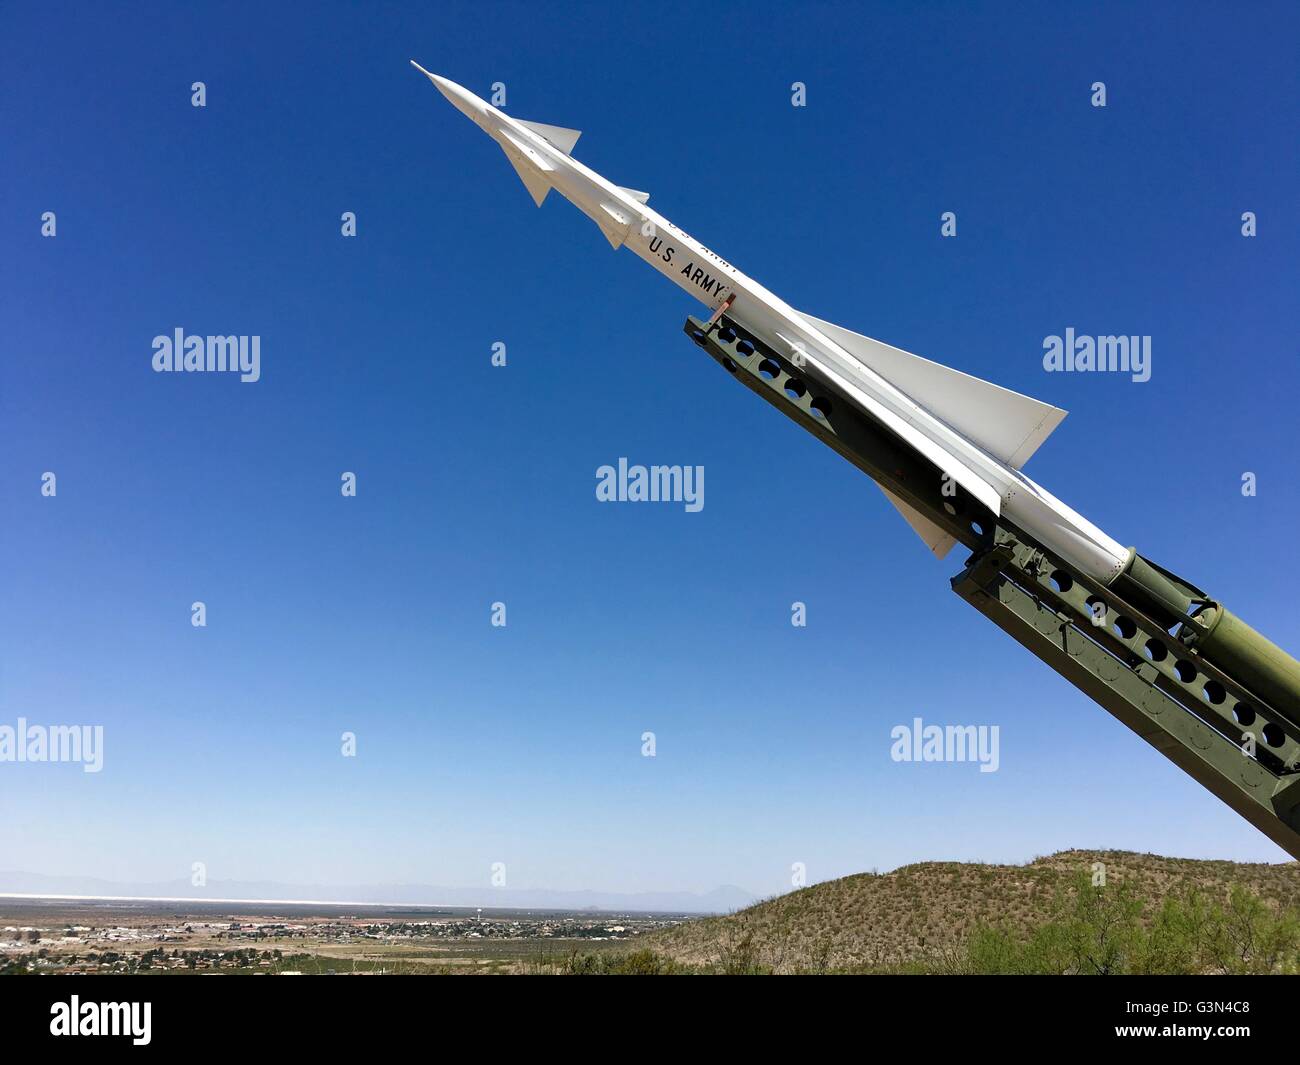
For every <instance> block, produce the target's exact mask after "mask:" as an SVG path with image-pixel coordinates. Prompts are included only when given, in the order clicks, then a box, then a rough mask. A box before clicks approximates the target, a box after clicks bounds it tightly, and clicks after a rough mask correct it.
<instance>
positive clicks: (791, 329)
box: [411, 60, 1131, 584]
mask: <svg viewBox="0 0 1300 1065" xmlns="http://www.w3.org/2000/svg"><path fill="white" fill-rule="evenodd" d="M411 65H412V66H414V67H415V68H416V69H417V70H419V71H420V72H421V73H422V74H424V75H426V76H427V77H428V78H429V80H430V81H432V82H433V84H434V85H435V86H437V88H438V91H439V92H441V93H442V94H443V96H445V97H446V98H447V99H448V100H450V101H451V103H452V104H453V105H454V106H455V107H456V109H457V110H459V111H460V112H462V113H463V114H464V115H466V117H468V118H469V119H470V120H472V121H473V122H474V123H475V124H476V125H478V126H479V127H480V128H481V129H482V130H483V131H484V132H485V133H486V134H487V135H488V136H489V137H491V138H492V139H493V140H494V141H496V143H497V144H498V145H499V146H500V147H501V150H502V151H503V152H505V154H506V158H507V159H509V160H510V164H511V166H513V167H514V168H515V172H516V173H517V174H518V175H519V177H520V179H521V180H522V181H523V183H524V186H525V187H526V188H527V189H528V192H529V194H530V195H531V196H532V198H533V201H534V202H535V203H536V204H537V205H538V206H539V207H540V206H541V205H542V201H543V200H545V199H546V197H547V194H548V193H549V192H550V191H551V190H552V189H554V190H555V191H556V192H558V193H559V194H560V195H561V196H563V197H564V198H565V199H566V200H568V201H569V202H570V203H572V204H573V205H574V206H575V207H577V208H578V210H580V211H581V212H582V213H583V214H585V215H586V216H587V217H588V218H590V219H591V220H592V221H593V222H595V223H596V225H597V226H599V227H600V230H601V232H602V233H604V234H605V237H606V238H607V239H608V240H609V242H610V244H611V245H612V246H613V247H615V248H619V247H623V246H626V247H628V248H630V249H631V250H632V251H633V252H634V253H635V254H636V255H638V256H639V257H640V258H642V259H644V260H645V261H646V262H647V263H649V264H650V265H651V266H653V267H654V268H655V269H656V270H658V271H659V272H660V273H661V274H663V275H664V276H665V277H667V278H668V279H669V280H671V281H673V282H675V283H676V284H678V285H679V286H681V287H682V288H684V289H685V290H686V291H687V292H689V293H690V294H691V295H692V296H694V297H696V298H697V299H699V300H700V301H701V302H703V303H704V304H705V305H706V306H708V307H710V309H711V310H712V311H713V312H714V313H718V312H719V311H721V310H723V309H724V308H725V310H726V313H727V316H728V317H729V318H730V319H732V320H734V321H735V322H736V323H737V324H738V325H740V326H742V327H743V328H744V329H746V330H748V331H749V332H750V333H752V334H753V335H754V336H755V337H758V338H761V339H762V340H764V341H765V342H766V343H767V344H768V345H769V346H770V347H772V348H773V349H774V350H776V351H778V352H783V353H785V354H786V355H787V356H788V357H790V358H791V359H794V360H797V363H796V364H797V365H801V366H803V367H804V368H805V369H806V370H807V372H809V374H810V375H811V376H817V375H820V376H821V377H822V378H824V379H825V380H826V381H828V382H830V383H832V384H833V385H835V386H836V387H837V388H838V389H839V390H840V391H841V392H842V393H843V394H845V395H846V396H848V397H849V398H850V399H851V400H852V401H853V402H855V403H857V404H858V405H859V406H860V407H861V408H862V410H863V411H865V412H866V413H867V414H869V415H870V416H871V417H872V418H874V419H875V420H876V421H878V422H879V423H880V424H881V425H883V426H884V427H885V428H887V429H888V430H889V431H890V432H892V433H893V434H894V435H895V436H897V437H898V438H899V439H900V440H902V441H903V442H905V443H906V444H907V445H908V446H910V447H912V448H915V449H916V451H917V452H919V453H920V454H922V455H923V456H925V458H927V459H929V460H930V461H931V462H933V463H934V464H935V465H936V466H938V467H939V468H940V469H941V470H943V471H944V472H945V473H946V474H947V475H948V476H950V477H951V478H952V479H953V480H954V481H956V482H957V483H958V484H959V485H961V487H962V488H964V489H965V490H966V491H967V492H969V493H970V494H971V495H972V496H974V497H975V498H976V499H978V500H979V501H980V502H981V503H983V504H984V506H985V507H987V508H988V509H989V510H990V511H991V512H992V513H993V514H994V515H997V516H1001V515H1005V516H1006V518H1007V519H1008V520H1009V521H1011V522H1013V523H1014V524H1016V525H1018V526H1019V527H1020V528H1022V529H1024V530H1025V531H1026V532H1027V533H1029V534H1030V535H1031V536H1034V537H1036V538H1037V539H1038V540H1039V542H1040V543H1042V544H1043V546H1044V547H1046V548H1048V549H1049V550H1051V551H1054V552H1056V553H1058V554H1059V555H1060V556H1061V557H1062V558H1064V559H1065V560H1066V561H1068V562H1070V563H1072V564H1074V565H1075V566H1077V567H1078V568H1079V569H1080V570H1082V571H1083V572H1085V573H1087V574H1088V575H1089V576H1091V577H1093V578H1094V579H1096V580H1098V581H1100V582H1101V583H1103V584H1109V583H1110V582H1111V580H1113V579H1114V578H1115V577H1116V576H1118V575H1119V574H1120V573H1121V572H1122V571H1123V569H1124V568H1125V566H1126V564H1127V563H1128V562H1129V559H1130V556H1131V551H1130V550H1129V549H1128V548H1125V547H1124V546H1123V545H1121V544H1120V543H1119V542H1118V541H1115V540H1112V539H1111V538H1110V537H1109V536H1107V535H1106V534H1105V533H1104V532H1102V531H1101V530H1100V529H1098V528H1097V527H1096V526H1095V525H1093V524H1092V523H1091V522H1089V521H1088V520H1087V519H1086V518H1084V517H1082V516H1081V515H1079V514H1077V513H1075V512H1074V511H1073V510H1071V509H1070V508H1069V507H1067V506H1066V505H1065V504H1064V503H1062V502H1061V501H1060V500H1058V499H1057V498H1055V497H1054V496H1053V495H1051V493H1049V492H1047V491H1046V490H1045V489H1043V488H1041V487H1039V486H1038V485H1037V484H1035V483H1034V482H1033V481H1031V480H1030V479H1029V478H1028V477H1026V476H1025V475H1024V474H1023V473H1021V472H1020V468H1021V466H1023V465H1024V463H1025V462H1026V461H1027V460H1028V459H1029V457H1030V456H1031V455H1033V453H1034V452H1035V451H1036V450H1037V449H1038V447H1039V445H1040V444H1042V442H1043V441H1044V440H1046V439H1047V437H1048V435H1049V434H1050V433H1051V432H1052V430H1054V429H1055V428H1056V427H1057V426H1058V425H1059V424H1060V423H1061V419H1062V418H1064V417H1065V413H1066V412H1065V411H1063V410H1061V409H1060V408H1059V407H1053V406H1051V405H1050V404H1047V403H1043V402H1040V401H1039V400H1036V399H1032V398H1030V397H1029V396H1023V395H1020V394H1019V393H1018V392H1012V391H1010V390H1008V389H1005V388H1002V387H1000V386H998V385H995V384H992V383H991V382H989V381H984V380H981V379H980V378H978V377H972V376H970V375H969V374H964V373H962V372H960V371H959V370H954V369H951V368H950V367H947V366H944V365H942V364H941V363H937V362H931V361H930V360H928V359H923V358H921V357H920V356H918V355H912V354H910V353H909V352H906V351H903V350H901V349H900V348H895V347H891V346H890V345H888V344H883V343H881V342H880V341H879V340H872V339H871V338H870V337H867V336H863V335H862V334H860V333H855V332H853V331H852V330H849V329H845V328H844V327H843V326H839V325H835V324H833V323H831V322H825V321H822V320H821V319H819V318H814V317H813V316H812V315H810V314H805V313H803V312H801V311H797V310H795V309H794V308H793V307H791V306H790V305H789V304H787V303H785V302H784V301H783V300H781V299H780V298H778V297H777V296H775V295H774V294H773V293H771V292H769V291H768V290H767V289H765V288H764V287H763V286H762V285H760V284H759V283H758V282H756V281H754V280H753V279H751V278H749V277H747V276H746V275H745V274H742V273H741V272H740V271H739V270H737V269H736V268H735V267H734V266H732V265H731V264H730V263H728V262H727V261H725V260H724V259H722V258H720V257H719V256H718V255H716V254H715V253H714V252H712V251H710V250H709V249H708V248H706V247H705V246H704V245H703V244H701V243H700V242H699V241H697V240H696V239H695V238H693V237H691V236H689V235H688V234H686V233H684V232H682V230H680V229H678V228H677V227H676V226H675V225H673V224H672V223H671V222H669V221H668V219H666V218H664V217H663V216H662V215H660V214H658V213H656V212H655V211H653V210H652V209H651V208H650V207H648V206H647V201H648V200H649V198H650V197H649V194H648V193H645V192H637V191H636V190H634V189H628V188H623V187H621V186H618V185H614V184H611V183H610V182H609V181H606V180H605V179H604V178H603V177H601V176H600V175H599V174H596V173H594V172H593V171H591V170H589V169H587V167H585V166H583V165H582V164H581V163H580V162H578V161H577V160H576V159H574V158H573V157H572V155H571V154H570V153H571V152H572V151H573V146H574V145H575V144H576V143H577V140H578V137H579V136H580V134H579V132H578V131H577V130H573V129H565V128H564V127H561V126H549V125H544V124H543V123H540V122H525V121H523V120H521V119H516V118H512V117H510V116H509V115H507V114H505V113H504V112H502V111H500V110H498V109H497V108H495V107H493V106H492V105H491V104H489V103H488V102H487V101H485V100H482V99H480V98H479V97H477V96H475V95H474V94H473V93H472V92H470V91H469V90H468V89H465V88H463V87H462V86H460V85H457V84H456V83H455V82H453V81H449V80H447V79H446V78H443V77H439V76H438V75H437V74H430V73H429V72H428V71H427V70H425V69H424V68H423V67H421V66H420V65H419V64H418V63H416V62H415V61H414V60H412V61H411ZM886 495H887V496H888V497H889V499H890V501H891V502H892V503H893V504H894V505H895V506H896V507H897V508H898V509H899V510H900V511H901V512H902V514H903V517H904V518H906V519H907V521H908V523H909V524H910V525H911V526H912V528H913V529H915V530H916V532H917V533H918V534H919V535H920V537H921V539H922V540H924V541H925V543H926V545H927V546H928V547H929V548H930V549H931V550H932V551H933V552H934V553H935V554H936V555H938V556H939V557H940V558H942V557H944V555H946V554H947V553H948V551H949V550H950V549H951V548H952V546H953V544H954V543H955V542H956V541H955V540H954V539H953V537H952V536H951V535H950V534H949V533H947V532H946V531H944V530H943V529H941V528H939V527H938V526H936V525H935V524H934V523H933V522H932V521H930V519H929V518H927V517H926V516H925V515H924V514H922V513H921V512H920V511H917V510H915V509H914V508H912V507H911V506H909V505H908V504H907V503H906V502H904V501H903V500H901V499H899V498H897V497H895V496H894V495H892V494H891V493H889V492H886Z"/></svg>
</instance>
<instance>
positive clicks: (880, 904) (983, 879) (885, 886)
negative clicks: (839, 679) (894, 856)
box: [644, 850, 1300, 972]
mask: <svg viewBox="0 0 1300 1065" xmlns="http://www.w3.org/2000/svg"><path fill="white" fill-rule="evenodd" d="M1094 862H1100V863H1103V864H1104V866H1105V872H1106V880H1107V884H1108V885H1118V884H1121V883H1129V884H1131V885H1132V888H1133V889H1134V890H1135V891H1136V892H1137V894H1138V895H1139V897H1140V898H1141V899H1143V900H1144V901H1145V902H1147V903H1148V904H1149V906H1148V908H1149V909H1150V910H1151V911H1154V910H1155V909H1156V908H1157V907H1158V905H1159V903H1160V902H1161V901H1162V900H1163V899H1164V898H1165V897H1166V896H1167V895H1169V894H1171V893H1174V892H1176V891H1179V890H1183V889H1186V888H1189V887H1196V888H1198V889H1200V890H1202V891H1203V892H1204V893H1205V894H1206V895H1207V896H1208V897H1210V898H1213V899H1216V900H1225V899H1226V898H1227V896H1228V891H1229V888H1230V887H1231V886H1233V885H1237V886H1241V887H1244V888H1246V889H1247V890H1249V891H1251V892H1253V893H1255V894H1257V895H1259V896H1260V897H1261V898H1263V899H1264V900H1266V901H1267V902H1270V903H1272V904H1275V905H1278V906H1281V907H1286V908H1294V907H1297V906H1300V864H1298V863H1296V862H1288V863H1286V864H1284V865H1265V864H1238V863H1236V862H1221V861H1197V860H1193V859H1187V858H1163V857H1160V856H1159V855H1155V854H1135V853H1132V852H1129V851H1079V850H1071V851H1061V852H1060V853H1058V854H1053V855H1051V856H1049V857H1046V858H1037V859H1035V860H1034V861H1032V862H1030V863H1029V864H1028V865H981V864H974V863H962V862H922V863H919V864H917V865H908V866H904V867H902V868H901V869H896V870H894V871H893V872H892V873H885V874H871V873H861V874H858V875H856V876H847V877H844V878H842V879H840V880H830V881H827V882H825V883H822V884H815V885H813V886H812V887H807V888H803V889H801V890H799V891H794V892H791V893H790V894H788V895H782V896H779V897H778V898H775V899H770V900H768V901H766V902H760V903H758V904H757V905H754V906H751V907H750V908H749V909H746V910H742V911H741V912H739V913H735V914H732V915H730V916H727V917H713V918H705V919H703V920H699V921H691V922H689V923H687V924H683V925H679V926H677V927H675V928H671V929H666V930H664V931H663V932H657V933H655V934H654V935H652V936H648V937H646V939H645V940H644V943H645V946H646V947H649V948H651V949H653V950H655V951H656V952H658V953H659V954H661V955H665V956H668V957H671V958H673V959H674V960H676V961H678V962H682V963H685V964H688V965H708V966H719V965H721V966H726V965H727V964H728V962H729V960H731V959H733V958H734V957H735V956H737V954H739V953H744V954H746V955H747V956H750V957H752V959H753V960H754V961H755V962H757V964H758V965H760V966H762V967H764V968H770V969H773V970H775V971H777V972H783V971H784V972H790V971H796V970H807V969H815V970H826V969H845V968H860V967H866V966H870V967H876V966H891V965H902V964H907V963H914V962H917V961H920V960H923V959H934V958H941V957H943V956H945V955H946V954H948V953H951V952H955V951H957V950H959V949H960V948H961V947H962V945H963V944H964V943H965V942H966V939H967V937H968V936H969V935H970V934H971V933H972V932H973V931H974V930H975V929H976V928H977V927H978V926H980V925H986V926H999V927H1002V928H1006V929H1007V930H1009V931H1012V932H1014V933H1017V934H1028V932H1029V931H1030V930H1031V929H1033V928H1034V927H1036V926H1037V925H1039V924H1041V923H1043V922H1044V921H1045V920H1047V919H1048V918H1049V917H1050V915H1051V912H1052V909H1053V906H1054V905H1055V904H1056V903H1057V902H1058V901H1059V899H1060V898H1061V897H1062V894H1063V893H1066V892H1069V891H1070V889H1071V887H1072V885H1073V884H1074V883H1075V880H1076V878H1077V877H1078V875H1079V874H1080V872H1081V871H1082V872H1087V873H1089V874H1091V873H1092V870H1093V863H1094Z"/></svg>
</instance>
